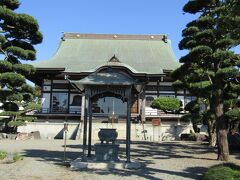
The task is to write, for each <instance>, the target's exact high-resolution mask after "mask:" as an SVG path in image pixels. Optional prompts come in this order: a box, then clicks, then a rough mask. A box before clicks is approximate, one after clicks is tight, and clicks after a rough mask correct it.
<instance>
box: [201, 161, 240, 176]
mask: <svg viewBox="0 0 240 180" xmlns="http://www.w3.org/2000/svg"><path fill="white" fill-rule="evenodd" d="M201 179H202V180H228V179H229V180H230V179H231V180H238V179H240V168H239V166H236V165H234V164H221V165H218V166H214V167H211V168H209V169H208V171H207V172H206V173H204V174H203V176H202V178H201Z"/></svg>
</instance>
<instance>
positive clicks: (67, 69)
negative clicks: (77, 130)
mask: <svg viewBox="0 0 240 180" xmlns="http://www.w3.org/2000/svg"><path fill="white" fill-rule="evenodd" d="M33 65H34V66H35V67H36V74H35V76H34V77H33V78H32V81H33V82H35V83H36V84H37V85H39V86H41V87H42V110H41V111H40V112H38V113H37V114H36V115H37V116H38V121H42V122H44V121H48V122H51V121H61V120H62V121H69V122H70V121H71V122H79V121H83V120H84V115H85V114H86V113H91V117H92V118H93V119H91V120H92V121H93V123H102V122H104V121H106V120H109V117H114V120H115V122H117V123H121V122H123V123H125V122H126V118H128V116H129V117H130V118H133V117H140V118H141V120H142V122H144V121H146V123H147V122H149V123H151V120H152V119H153V118H160V119H161V121H162V122H164V121H166V122H174V123H175V122H178V120H179V117H180V116H179V115H176V114H165V113H161V111H159V110H156V109H152V108H151V107H150V105H151V102H152V101H153V99H154V98H156V97H166V96H167V97H176V98H179V99H180V100H181V101H182V105H183V106H184V105H185V104H186V103H188V102H190V101H191V100H192V98H193V97H192V96H191V95H190V94H189V93H188V92H187V91H186V90H181V91H175V90H174V89H173V87H172V80H171V78H170V76H169V74H170V72H171V71H173V70H174V69H176V68H177V67H179V66H180V64H179V63H178V61H177V59H176V57H175V55H174V53H173V50H172V47H171V41H170V40H169V39H168V37H167V36H166V35H120V34H79V33H65V34H64V35H63V37H62V38H61V42H60V45H59V48H58V50H57V52H56V53H55V55H54V56H53V57H52V58H51V59H49V60H42V61H37V62H34V63H33ZM89 104H91V110H90V111H89V108H86V107H89ZM129 108H130V110H129V112H128V109H129ZM110 119H111V118H110Z"/></svg>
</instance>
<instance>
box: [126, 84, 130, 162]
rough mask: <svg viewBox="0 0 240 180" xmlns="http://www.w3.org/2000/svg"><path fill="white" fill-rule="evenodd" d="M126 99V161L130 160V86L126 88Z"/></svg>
mask: <svg viewBox="0 0 240 180" xmlns="http://www.w3.org/2000/svg"><path fill="white" fill-rule="evenodd" d="M128 91H129V92H128V100H127V123H126V129H127V132H126V138H127V139H126V156H127V162H130V142H131V88H129V90H128Z"/></svg>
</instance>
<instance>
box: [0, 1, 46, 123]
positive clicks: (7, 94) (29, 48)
mask: <svg viewBox="0 0 240 180" xmlns="http://www.w3.org/2000/svg"><path fill="white" fill-rule="evenodd" d="M19 5H20V3H19V1H18V0H0V54H1V56H0V57H2V58H3V59H2V60H0V85H1V89H0V102H2V103H3V106H2V108H3V109H4V110H5V112H3V113H2V115H9V116H11V117H13V119H14V120H16V119H17V116H19V115H21V111H19V105H20V103H21V102H25V103H27V102H29V101H31V100H32V97H33V92H34V89H33V88H32V87H31V86H30V85H28V84H27V83H26V78H29V77H31V75H32V74H33V73H34V72H35V69H34V67H33V66H31V65H29V64H24V61H33V60H35V59H36V50H35V48H34V45H36V44H39V43H41V42H42V34H41V33H40V31H39V26H38V23H37V21H36V20H35V19H34V18H33V17H32V16H29V15H27V14H23V13H17V12H15V10H16V9H17V8H18V7H19ZM24 106H27V104H25V105H24ZM19 123H20V122H15V124H19ZM12 124H14V123H13V122H12Z"/></svg>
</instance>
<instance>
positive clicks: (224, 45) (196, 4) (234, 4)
mask: <svg viewBox="0 0 240 180" xmlns="http://www.w3.org/2000/svg"><path fill="white" fill-rule="evenodd" d="M239 9H240V1H238V0H191V1H188V2H187V3H186V4H185V6H184V7H183V11H184V12H186V13H191V14H198V15H199V17H198V18H197V19H196V20H194V21H192V22H190V23H188V24H187V26H186V28H185V29H184V30H183V32H182V36H183V39H182V40H181V41H180V43H179V48H180V49H181V50H183V49H186V50H189V52H188V54H187V55H185V56H183V57H182V58H181V59H180V62H181V63H183V65H182V66H181V67H180V68H179V69H177V70H176V71H174V72H173V74H172V76H173V78H174V79H175V80H177V81H175V87H182V88H186V89H188V90H189V91H190V92H191V93H192V94H193V95H195V96H196V97H198V98H201V99H204V100H205V101H207V102H209V103H208V108H207V111H206V113H205V114H206V115H207V116H205V117H208V118H209V121H208V122H211V123H212V127H213V128H214V127H216V132H217V145H218V159H219V160H224V161H227V160H228V159H229V149H228V141H227V132H228V130H229V119H228V118H226V115H225V113H227V112H228V111H229V108H231V107H232V106H229V103H228V102H229V101H232V100H233V99H236V98H238V96H239V92H240V87H239V86H240V85H239V69H238V68H237V66H239V65H240V58H239V55H237V54H235V53H234V52H233V51H232V48H233V47H236V46H238V45H239V44H240V11H239ZM235 114H236V113H235ZM210 119H211V121H210Z"/></svg>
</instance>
